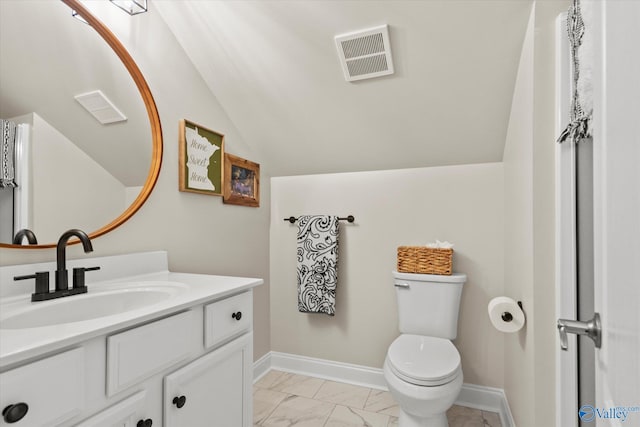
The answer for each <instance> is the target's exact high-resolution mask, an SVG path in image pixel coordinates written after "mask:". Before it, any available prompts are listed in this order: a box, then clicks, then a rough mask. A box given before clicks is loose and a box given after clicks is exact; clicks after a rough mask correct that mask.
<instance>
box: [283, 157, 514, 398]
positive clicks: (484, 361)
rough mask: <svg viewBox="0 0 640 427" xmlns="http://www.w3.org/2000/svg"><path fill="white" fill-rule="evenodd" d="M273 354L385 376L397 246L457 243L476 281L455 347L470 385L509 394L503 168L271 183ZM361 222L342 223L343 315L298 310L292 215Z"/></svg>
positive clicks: (457, 261)
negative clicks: (495, 309) (502, 317)
mask: <svg viewBox="0 0 640 427" xmlns="http://www.w3.org/2000/svg"><path fill="white" fill-rule="evenodd" d="M271 206H272V208H271V241H270V247H271V250H270V252H271V261H270V264H271V280H270V281H271V340H272V350H274V351H279V352H286V353H293V354H299V355H305V356H310V357H318V358H323V359H329V360H334V361H339V362H346V363H355V364H359V365H365V366H372V367H377V368H381V367H382V363H383V361H384V357H385V354H386V350H387V347H388V346H389V344H390V343H391V341H393V339H395V337H397V336H398V335H399V332H398V322H397V308H396V299H395V291H394V287H393V283H392V277H391V271H392V270H393V269H395V264H396V248H397V247H398V246H401V245H422V244H425V243H427V242H429V241H434V240H436V239H439V240H449V241H451V242H453V243H454V244H455V245H456V246H455V254H454V270H455V271H459V272H464V273H467V275H468V282H467V283H466V285H465V287H464V290H463V295H462V307H461V313H460V322H459V328H458V338H457V339H456V341H455V344H456V345H457V346H458V348H459V349H460V353H461V355H462V366H463V370H464V375H465V382H469V383H474V384H481V385H487V386H492V387H500V388H502V386H503V353H504V349H503V337H502V336H501V334H499V333H498V332H497V331H496V330H495V329H493V328H492V327H491V324H490V322H489V319H488V316H487V313H486V310H487V304H488V302H489V299H490V298H492V297H494V296H497V295H500V294H501V293H502V291H503V225H502V224H503V177H502V164H500V163H489V164H479V165H468V166H447V167H434V168H421V169H406V170H393V171H378V172H358V173H345V174H329V175H311V176H294V177H279V178H272V205H271ZM301 214H333V215H340V216H346V215H354V216H355V218H356V221H355V223H354V224H348V223H342V224H341V226H340V227H341V231H340V233H341V234H340V249H339V281H338V288H337V297H336V298H337V302H336V315H335V316H334V317H329V316H326V315H320V314H311V315H310V314H302V313H299V312H298V311H297V294H296V275H295V272H296V263H295V253H296V231H297V227H296V226H295V225H291V224H289V223H288V222H285V221H283V219H284V218H286V217H289V216H291V215H294V216H298V215H301Z"/></svg>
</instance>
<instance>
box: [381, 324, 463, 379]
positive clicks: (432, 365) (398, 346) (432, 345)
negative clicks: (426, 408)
mask: <svg viewBox="0 0 640 427" xmlns="http://www.w3.org/2000/svg"><path fill="white" fill-rule="evenodd" d="M387 359H388V360H389V367H390V368H391V371H392V372H393V373H394V374H395V375H396V376H398V377H399V378H400V379H402V380H404V381H406V382H408V383H410V384H415V385H421V386H428V387H433V386H439V385H443V384H447V383H449V382H451V381H453V380H454V379H455V378H456V377H457V376H458V374H459V372H460V371H461V369H460V354H459V353H458V350H457V349H456V348H455V346H454V345H453V343H452V342H451V341H449V340H447V339H444V338H436V337H427V336H422V335H411V334H404V335H400V336H399V337H398V338H396V339H395V341H393V343H391V345H390V346H389V350H388V351H387Z"/></svg>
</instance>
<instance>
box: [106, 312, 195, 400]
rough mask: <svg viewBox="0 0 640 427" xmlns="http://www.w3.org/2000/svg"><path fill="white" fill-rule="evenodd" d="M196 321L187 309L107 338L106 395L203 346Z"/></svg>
mask: <svg viewBox="0 0 640 427" xmlns="http://www.w3.org/2000/svg"><path fill="white" fill-rule="evenodd" d="M195 324H196V317H195V313H194V312H193V311H186V312H184V313H180V314H176V315H174V316H171V317H167V318H166V319H162V320H158V321H156V322H153V323H149V324H147V325H144V326H139V327H137V328H134V329H130V330H128V331H126V332H122V333H119V334H115V335H111V336H110V337H108V338H107V395H108V396H113V395H114V394H116V393H118V392H120V391H122V390H124V389H126V388H128V387H130V386H133V385H135V384H137V383H139V382H141V381H142V380H144V379H145V378H147V377H149V376H151V375H153V374H156V373H158V372H160V371H162V370H163V369H165V368H168V367H170V366H171V365H173V364H175V363H178V362H181V361H183V360H185V359H187V358H188V357H189V356H191V354H192V353H193V351H194V349H195V348H202V347H201V345H202V341H201V340H202V338H201V335H199V334H198V332H197V331H195V330H194V327H193V326H194V325H195ZM200 331H201V330H200ZM201 333H202V332H200V334H201Z"/></svg>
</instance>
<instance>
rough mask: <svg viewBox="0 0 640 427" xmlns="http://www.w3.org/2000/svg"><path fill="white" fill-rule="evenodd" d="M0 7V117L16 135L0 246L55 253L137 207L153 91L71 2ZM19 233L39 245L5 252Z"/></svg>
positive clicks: (144, 179) (149, 151)
mask: <svg viewBox="0 0 640 427" xmlns="http://www.w3.org/2000/svg"><path fill="white" fill-rule="evenodd" d="M65 4H66V6H65ZM67 6H68V7H67ZM0 8H1V10H0V118H2V119H5V120H11V121H12V122H14V123H16V129H17V130H16V135H17V139H16V144H15V149H16V153H15V154H16V155H15V156H14V159H15V164H14V170H15V181H16V183H17V187H16V188H10V187H6V188H0V247H15V248H34V247H38V248H43V247H54V246H55V244H56V243H55V242H56V241H57V239H58V237H59V236H60V235H61V234H62V233H63V232H64V231H66V230H67V229H70V228H80V229H82V230H84V231H86V232H87V233H88V234H89V237H90V238H95V237H98V236H100V235H102V234H105V233H107V232H109V231H111V230H113V229H114V228H116V227H118V226H119V225H121V224H122V223H124V222H125V221H126V220H127V219H129V218H130V217H131V216H132V215H133V214H134V213H135V212H136V211H137V210H138V209H139V208H140V207H141V206H142V204H143V203H144V202H145V201H146V199H147V198H148V196H149V194H150V193H151V191H152V190H153V187H154V185H155V183H156V180H157V178H158V174H159V172H160V164H161V161H162V133H161V127H160V118H159V116H158V111H157V108H156V105H155V102H154V100H153V96H152V94H151V91H150V90H149V87H148V85H147V83H146V81H145V79H144V77H143V76H142V73H141V72H140V70H139V68H138V66H137V65H136V63H135V62H134V61H133V59H132V58H131V56H130V55H129V54H128V52H127V51H126V49H125V48H124V46H123V45H122V44H121V43H120V42H119V41H118V39H117V38H116V37H115V36H114V35H113V33H111V31H110V30H109V29H108V28H106V26H104V25H103V24H102V23H101V22H100V21H98V20H97V18H95V17H94V16H93V15H92V14H91V13H90V12H89V11H88V10H87V9H86V8H85V7H84V6H83V5H82V4H81V3H80V2H79V1H78V0H62V2H57V1H50V0H43V1H29V2H26V1H11V2H5V1H1V2H0ZM72 10H74V11H75V12H76V13H77V14H78V16H79V17H81V18H83V19H84V20H85V21H86V23H88V25H87V24H85V23H82V22H80V20H78V19H74V18H73V17H72ZM125 17H126V15H125ZM105 42H106V43H105ZM85 95H87V97H86V98H87V99H88V102H85V103H86V104H87V106H86V107H83V105H82V103H81V102H80V100H81V99H82V98H83V97H84V96H85ZM23 228H28V229H30V230H32V231H33V232H34V233H35V235H36V237H37V239H38V243H39V245H26V239H25V241H24V245H22V246H21V245H13V244H12V240H13V236H14V235H15V233H16V231H18V230H19V229H23Z"/></svg>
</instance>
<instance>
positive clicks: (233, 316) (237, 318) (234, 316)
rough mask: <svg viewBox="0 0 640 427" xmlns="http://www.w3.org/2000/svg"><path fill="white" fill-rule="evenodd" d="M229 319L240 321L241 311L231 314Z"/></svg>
mask: <svg viewBox="0 0 640 427" xmlns="http://www.w3.org/2000/svg"><path fill="white" fill-rule="evenodd" d="M231 317H232V318H234V319H236V320H240V319H242V312H241V311H239V312H237V313H233V314H232V315H231Z"/></svg>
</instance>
